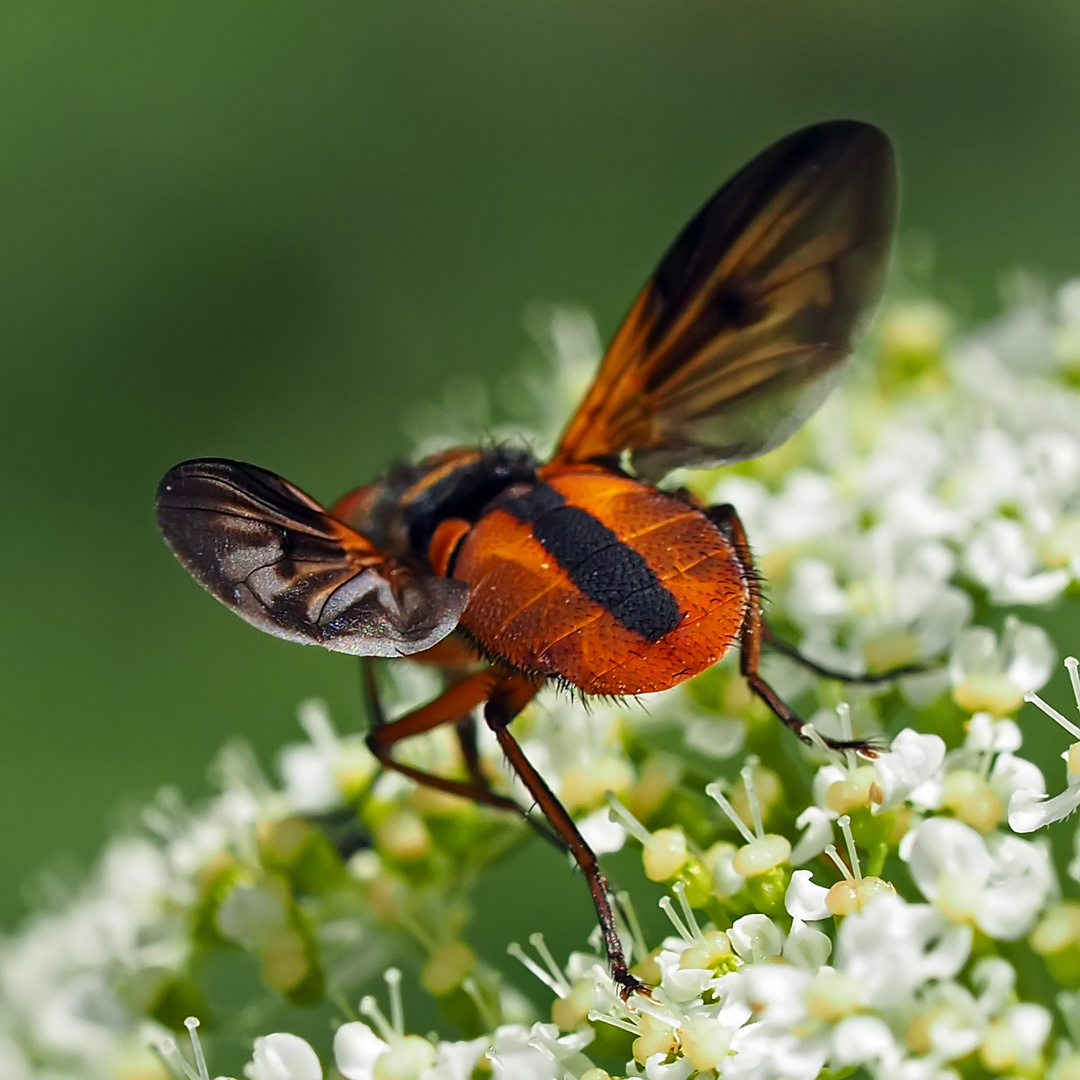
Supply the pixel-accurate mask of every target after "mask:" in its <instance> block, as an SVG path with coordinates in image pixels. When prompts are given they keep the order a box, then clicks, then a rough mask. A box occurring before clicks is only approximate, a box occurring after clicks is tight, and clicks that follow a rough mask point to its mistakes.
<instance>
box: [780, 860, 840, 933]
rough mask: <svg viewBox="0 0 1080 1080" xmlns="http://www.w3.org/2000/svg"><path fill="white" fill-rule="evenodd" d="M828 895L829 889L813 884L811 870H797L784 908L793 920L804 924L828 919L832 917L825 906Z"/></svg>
mask: <svg viewBox="0 0 1080 1080" xmlns="http://www.w3.org/2000/svg"><path fill="white" fill-rule="evenodd" d="M828 895H829V890H828V889H824V888H822V887H821V886H820V885H815V884H814V883H813V881H812V880H811V875H810V871H809V870H796V871H795V872H794V873H793V874H792V875H791V882H790V884H789V885H788V887H787V892H786V893H785V894H784V907H785V908H787V913H788V914H789V915H790V916H791V917H792V918H793V919H801V920H802V921H803V922H816V921H818V920H819V919H828V918H831V917H832V912H831V911H829V909H828V908H827V907H826V906H825V897H826V896H828Z"/></svg>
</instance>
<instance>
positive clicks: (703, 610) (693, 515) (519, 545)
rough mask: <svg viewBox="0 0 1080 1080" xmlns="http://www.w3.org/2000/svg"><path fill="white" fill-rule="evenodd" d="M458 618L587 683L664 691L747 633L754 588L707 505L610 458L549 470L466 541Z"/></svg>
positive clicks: (526, 661)
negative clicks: (619, 470) (626, 471)
mask: <svg viewBox="0 0 1080 1080" xmlns="http://www.w3.org/2000/svg"><path fill="white" fill-rule="evenodd" d="M453 576H454V577H455V578H457V579H458V580H460V581H465V582H467V583H468V584H469V585H470V586H472V595H471V597H470V599H469V604H468V607H467V608H466V610H465V614H464V615H463V616H462V619H461V622H460V625H461V627H462V628H463V629H464V630H465V631H466V632H467V633H469V634H470V635H471V636H472V637H473V638H474V639H475V640H476V641H477V643H478V644H479V645H480V646H481V647H482V648H483V649H484V650H485V651H486V652H487V653H489V654H491V655H492V656H494V657H499V658H501V659H503V660H505V661H506V662H507V663H508V664H510V665H512V666H514V667H516V668H520V669H522V670H524V671H528V672H534V673H537V674H541V675H546V676H559V677H562V678H564V679H566V680H567V681H568V682H570V683H573V684H574V685H575V686H578V687H580V688H581V689H582V690H584V691H585V692H586V693H590V694H644V693H650V692H652V691H656V690H666V689H667V688H668V687H671V686H674V685H675V684H677V683H679V682H681V681H682V680H683V679H686V678H688V677H690V676H692V675H696V674H697V673H698V672H700V671H703V670H704V669H705V668H707V667H708V666H709V665H710V664H713V663H714V662H715V661H717V660H718V659H719V658H720V657H721V656H723V655H724V653H725V652H726V651H727V649H728V648H729V647H730V646H731V645H732V643H733V642H734V641H735V640H736V639H737V637H738V634H739V631H740V629H741V627H742V622H743V617H744V615H745V613H746V609H747V605H748V603H749V601H750V586H749V582H748V580H747V578H746V574H745V572H744V571H743V569H742V568H741V567H740V565H739V562H738V560H737V557H736V555H735V552H734V550H733V548H732V547H731V545H730V544H729V543H728V541H727V540H726V539H725V537H724V536H723V534H722V533H721V532H720V530H719V529H718V528H717V527H716V526H715V525H714V524H713V523H712V522H711V521H710V520H709V519H708V518H707V517H706V516H705V514H703V513H702V512H701V511H700V510H697V509H695V508H693V507H691V506H688V505H687V504H686V503H684V502H682V501H681V500H679V499H676V498H674V497H672V496H670V495H665V494H663V493H662V492H659V491H657V490H656V489H655V488H651V487H648V486H646V485H644V484H641V483H638V482H637V481H635V480H632V479H630V478H628V477H624V476H620V475H618V474H615V473H611V472H608V471H606V470H604V469H600V468H596V469H593V468H581V469H572V470H565V471H562V472H555V471H550V470H548V471H547V475H546V478H545V482H541V483H538V484H536V485H535V486H531V487H528V488H522V489H520V490H515V491H514V492H513V493H508V497H506V498H504V499H503V500H502V501H501V503H500V504H499V505H498V507H497V508H496V509H493V510H492V511H490V512H489V513H487V514H485V515H484V517H482V518H481V519H480V520H479V521H478V522H477V523H476V524H475V525H474V526H473V528H472V529H471V530H470V531H469V533H468V534H467V535H466V536H465V538H464V539H463V541H462V543H461V545H460V547H459V548H458V550H457V552H456V556H455V561H454V567H453Z"/></svg>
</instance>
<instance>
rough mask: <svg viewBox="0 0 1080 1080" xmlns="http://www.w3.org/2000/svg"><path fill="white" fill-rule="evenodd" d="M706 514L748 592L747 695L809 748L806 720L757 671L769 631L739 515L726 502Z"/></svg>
mask: <svg viewBox="0 0 1080 1080" xmlns="http://www.w3.org/2000/svg"><path fill="white" fill-rule="evenodd" d="M706 513H707V514H708V516H709V520H710V521H712V522H713V524H714V525H716V527H717V528H718V529H719V530H720V531H721V532H722V533H723V534H724V536H725V537H727V539H728V540H729V541H730V543H731V545H732V547H733V548H734V549H735V555H736V557H737V558H738V560H739V565H740V567H741V568H742V571H743V576H744V581H745V583H746V585H747V587H748V589H749V592H750V604H749V606H748V608H747V611H746V618H745V620H744V622H743V626H742V630H741V631H740V632H739V653H740V655H739V669H740V670H741V672H742V674H743V677H744V678H745V679H746V683H747V685H748V686H749V687H750V690H751V692H752V693H754V694H756V695H757V696H758V697H759V698H760V699H761V700H762V701H764V702H765V704H766V705H767V706H768V707H769V709H770V710H771V711H772V712H773V713H774V714H775V715H776V716H777V717H778V718H779V719H780V721H781V722H782V723H783V724H784V725H785V727H788V728H790V729H791V730H792V731H793V732H794V733H795V734H796V735H797V736H798V738H799V739H800V740H801V741H802V742H804V743H806V744H807V745H808V746H813V745H814V741H813V740H812V739H811V738H810V737H809V736H808V735H807V734H806V721H805V720H803V719H802V717H800V716H799V714H798V713H797V712H796V711H795V710H794V709H793V708H792V707H791V706H790V705H788V704H787V703H786V702H785V701H784V700H783V699H782V698H781V697H780V695H779V694H777V693H776V691H775V690H773V688H772V687H771V686H770V685H769V684H768V683H767V682H766V681H765V680H764V678H762V676H761V672H760V671H759V667H760V664H761V645H762V642H763V641H767V640H769V638H770V636H771V632H770V631H769V630H768V628H767V627H766V625H765V620H764V619H763V618H762V615H761V584H760V582H759V580H758V576H757V571H756V570H755V568H754V560H753V556H752V555H751V554H750V545H749V544H748V543H747V540H746V533H745V532H744V531H743V527H742V522H741V521H740V520H739V515H738V514H737V513H736V512H735V507H733V506H731V505H729V504H726V503H725V504H722V505H719V506H711V507H709V509H708V510H707V511H706ZM773 640H775V639H773ZM821 738H822V740H823V741H824V743H825V745H826V746H828V747H829V748H830V749H832V750H854V751H856V752H857V753H859V754H861V755H863V756H864V757H876V756H877V755H878V753H879V752H880V747H878V746H875V745H874V744H873V743H871V742H867V741H866V740H861V739H852V740H847V739H830V738H827V737H826V736H821Z"/></svg>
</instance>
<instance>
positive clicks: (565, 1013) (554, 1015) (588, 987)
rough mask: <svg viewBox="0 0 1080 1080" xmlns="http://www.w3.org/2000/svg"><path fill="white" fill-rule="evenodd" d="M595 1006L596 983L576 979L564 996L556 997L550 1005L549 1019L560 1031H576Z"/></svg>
mask: <svg viewBox="0 0 1080 1080" xmlns="http://www.w3.org/2000/svg"><path fill="white" fill-rule="evenodd" d="M596 1007H597V993H596V983H594V982H593V981H592V979H585V978H582V979H578V980H577V981H576V982H575V983H574V985H573V986H571V987H570V993H569V994H567V995H566V997H564V998H556V999H555V1001H554V1003H553V1004H552V1006H551V1019H552V1021H553V1022H554V1023H555V1024H557V1025H558V1027H559V1029H560V1030H561V1031H577V1029H578V1028H579V1027H581V1025H582V1024H584V1023H585V1021H586V1020H588V1018H589V1013H590V1011H591V1010H593V1009H595V1008H596Z"/></svg>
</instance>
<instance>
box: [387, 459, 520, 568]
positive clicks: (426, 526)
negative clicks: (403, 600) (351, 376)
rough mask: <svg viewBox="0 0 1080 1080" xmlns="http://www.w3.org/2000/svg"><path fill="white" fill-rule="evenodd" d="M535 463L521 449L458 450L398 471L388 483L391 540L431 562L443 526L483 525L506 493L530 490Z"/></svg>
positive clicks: (397, 546) (401, 467) (393, 473)
mask: <svg viewBox="0 0 1080 1080" xmlns="http://www.w3.org/2000/svg"><path fill="white" fill-rule="evenodd" d="M535 478H536V459H535V458H534V457H533V456H532V454H531V453H529V452H528V451H527V450H523V449H520V448H516V447H505V446H503V447H493V448H490V449H483V450H482V449H478V448H474V447H458V448H455V449H452V450H446V451H443V452H442V453H440V454H436V455H433V456H432V457H428V458H425V459H424V460H423V461H420V462H417V463H416V464H414V465H413V464H410V465H404V466H398V467H397V468H395V469H394V470H392V471H391V473H390V475H389V476H388V477H387V479H386V481H385V484H384V486H385V488H386V492H387V499H386V501H387V503H388V504H389V505H391V506H392V508H393V511H392V518H391V521H390V523H389V528H388V532H389V534H390V535H389V536H388V540H389V541H390V543H391V544H393V546H394V547H395V548H397V549H399V550H400V549H404V551H407V552H409V553H412V554H416V555H421V556H425V557H426V556H428V554H429V551H430V549H431V546H432V540H433V538H434V537H435V534H436V532H437V530H438V529H439V526H440V525H441V524H443V523H444V522H447V521H452V522H465V523H466V524H467V525H471V524H472V523H474V522H476V521H477V520H479V518H480V517H481V516H483V514H484V512H485V510H486V509H487V508H488V506H489V505H490V504H491V503H492V502H493V501H494V500H495V499H497V498H498V497H499V496H500V495H502V493H503V492H505V491H506V490H507V488H509V487H511V486H512V485H516V484H530V483H532V482H534V481H535Z"/></svg>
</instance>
